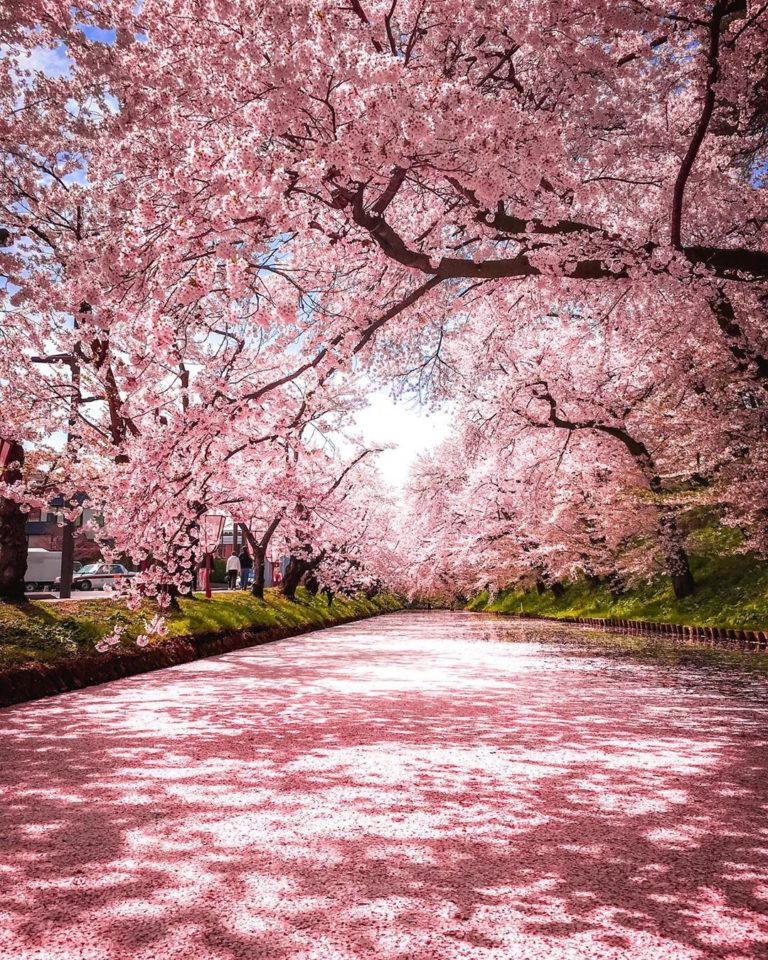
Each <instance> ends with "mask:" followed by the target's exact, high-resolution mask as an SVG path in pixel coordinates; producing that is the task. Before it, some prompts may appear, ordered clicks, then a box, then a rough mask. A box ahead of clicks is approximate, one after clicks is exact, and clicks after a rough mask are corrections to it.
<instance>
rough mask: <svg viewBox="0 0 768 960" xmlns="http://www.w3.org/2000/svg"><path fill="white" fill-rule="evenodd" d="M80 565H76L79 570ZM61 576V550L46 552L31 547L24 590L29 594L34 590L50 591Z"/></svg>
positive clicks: (28, 551)
mask: <svg viewBox="0 0 768 960" xmlns="http://www.w3.org/2000/svg"><path fill="white" fill-rule="evenodd" d="M79 567H80V564H79V563H76V564H75V569H76V570H77V569H79ZM60 576H61V550H44V549H43V548H42V547H30V548H29V550H27V572H26V574H25V575H24V589H25V590H26V591H27V593H32V592H33V591H34V590H50V589H52V588H53V585H54V583H55V582H56V580H57V579H58V578H59V577H60Z"/></svg>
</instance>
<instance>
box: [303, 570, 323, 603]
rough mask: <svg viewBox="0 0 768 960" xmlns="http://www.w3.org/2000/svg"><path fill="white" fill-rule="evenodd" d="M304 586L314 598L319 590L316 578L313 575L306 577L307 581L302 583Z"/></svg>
mask: <svg viewBox="0 0 768 960" xmlns="http://www.w3.org/2000/svg"><path fill="white" fill-rule="evenodd" d="M304 586H305V587H306V588H307V590H309V592H310V593H311V594H312V596H313V597H316V596H317V594H318V591H319V590H320V584H319V583H318V582H317V577H316V576H315V575H314V574H312V575H311V576H309V577H307V579H306V580H305V581H304Z"/></svg>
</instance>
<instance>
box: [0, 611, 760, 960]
mask: <svg viewBox="0 0 768 960" xmlns="http://www.w3.org/2000/svg"><path fill="white" fill-rule="evenodd" d="M544 629H546V630H547V631H548V632H551V630H554V631H555V632H556V631H557V630H558V629H560V628H549V627H546V628H544V627H536V626H535V625H525V626H522V625H515V624H513V623H510V622H509V621H507V622H499V621H492V620H487V619H484V618H482V617H479V616H476V615H472V614H450V613H424V614H397V615H390V616H387V617H383V618H379V619H377V620H372V621H366V622H363V623H358V624H348V625H347V626H344V627H339V628H335V629H332V630H327V631H323V632H319V633H315V634H309V635H307V636H304V637H300V638H296V639H295V640H288V641H283V642H281V643H278V644H273V645H270V646H266V647H259V648H255V649H252V650H246V651H239V652H237V653H232V654H228V655H226V656H222V657H218V658H215V659H211V660H204V661H199V662H197V663H193V664H187V665H185V666H182V667H176V668H173V669H170V670H164V671H160V672H157V673H154V674H150V675H147V676H144V677H135V678H132V679H129V680H124V681H120V682H117V683H111V684H107V685H104V686H101V687H96V688H92V689H90V690H87V691H84V692H78V693H72V694H66V695H63V696H59V697H56V698H53V699H49V700H46V701H42V702H39V703H36V704H28V705H24V706H20V707H13V708H10V709H7V710H5V711H0V957H2V960H11V958H12V960H32V958H39V960H75V958H77V960H82V958H85V960H112V958H115V960H117V958H119V960H164V958H170V957H175V958H180V960H212V958H216V960H257V958H261V957H263V958H269V960H283V958H306V960H310V958H311V960H324V958H329V960H330V958H333V960H356V958H362V957H374V958H387V960H421V958H435V960H452V958H459V957H461V958H472V960H486V958H487V960H491V958H493V960H522V958H532V960H533V958H536V960H545V958H563V960H565V958H568V960H578V958H584V960H587V958H589V960H595V958H612V957H615V958H633V960H634V958H637V960H656V958H665V960H668V958H686V960H687V958H702V957H716V958H721V960H745V958H765V957H766V956H768V771H767V767H768V743H767V740H768V698H767V697H766V696H765V695H764V694H761V693H759V692H757V693H756V692H754V691H752V692H750V691H744V692H741V691H739V690H736V689H729V688H727V687H726V688H723V687H722V686H721V687H718V686H717V684H716V682H714V681H712V680H710V679H706V678H702V677H701V675H700V674H697V673H694V672H691V671H688V672H686V671H682V670H679V669H676V668H663V667H658V666H650V665H646V664H637V663H634V662H631V661H628V660H626V659H621V660H607V659H604V658H601V657H599V656H596V655H588V654H583V653H582V654H581V655H573V654H564V653H562V652H559V651H558V649H557V648H556V647H553V646H552V645H542V644H541V643H538V642H537V641H536V636H537V634H538V633H540V631H541V630H544ZM505 637H506V638H509V637H514V638H516V639H517V640H518V641H519V640H520V639H521V638H522V637H526V638H528V640H529V642H517V643H504V642H500V641H502V640H503V639H504V638H505Z"/></svg>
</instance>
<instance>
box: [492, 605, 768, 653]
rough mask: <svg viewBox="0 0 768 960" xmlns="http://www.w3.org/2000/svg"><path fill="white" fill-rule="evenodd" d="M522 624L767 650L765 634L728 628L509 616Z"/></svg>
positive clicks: (599, 618) (767, 634)
mask: <svg viewBox="0 0 768 960" xmlns="http://www.w3.org/2000/svg"><path fill="white" fill-rule="evenodd" d="M511 616H515V617H517V618H519V619H521V620H547V621H550V622H552V623H578V624H582V625H583V626H586V627H598V628H600V629H603V630H612V631H615V632H617V633H629V634H636V635H649V636H650V635H654V636H661V637H669V638H671V639H674V640H684V641H688V642H696V643H705V644H710V645H717V646H729V647H737V648H738V649H740V650H763V651H765V650H768V631H766V630H736V629H733V628H731V627H688V626H681V625H680V624H676V623H653V622H651V621H648V620H623V619H621V618H617V617H545V616H539V615H537V614H534V613H519V614H511Z"/></svg>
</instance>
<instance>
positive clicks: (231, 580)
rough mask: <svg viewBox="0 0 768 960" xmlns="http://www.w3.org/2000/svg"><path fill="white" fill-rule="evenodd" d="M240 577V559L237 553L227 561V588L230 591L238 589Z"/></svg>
mask: <svg viewBox="0 0 768 960" xmlns="http://www.w3.org/2000/svg"><path fill="white" fill-rule="evenodd" d="M239 575H240V558H239V557H238V555H237V554H236V553H233V554H231V555H230V556H229V557H228V559H227V586H228V588H229V589H230V590H234V589H235V588H236V587H237V578H238V576H239Z"/></svg>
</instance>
